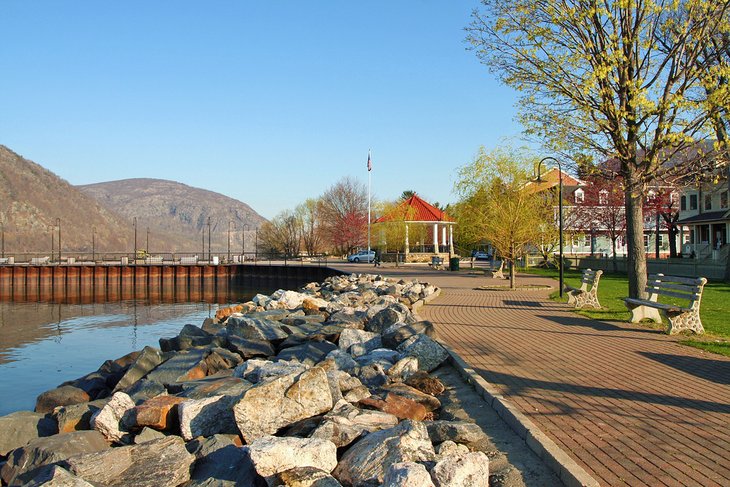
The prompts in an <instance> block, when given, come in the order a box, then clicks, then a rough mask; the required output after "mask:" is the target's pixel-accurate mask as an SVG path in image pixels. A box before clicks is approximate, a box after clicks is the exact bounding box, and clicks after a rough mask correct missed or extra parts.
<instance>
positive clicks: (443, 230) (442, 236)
mask: <svg viewBox="0 0 730 487" xmlns="http://www.w3.org/2000/svg"><path fill="white" fill-rule="evenodd" d="M441 245H442V246H443V247H446V246H447V245H448V244H447V243H446V225H444V226H443V227H441ZM439 250H441V248H440V247H439Z"/></svg>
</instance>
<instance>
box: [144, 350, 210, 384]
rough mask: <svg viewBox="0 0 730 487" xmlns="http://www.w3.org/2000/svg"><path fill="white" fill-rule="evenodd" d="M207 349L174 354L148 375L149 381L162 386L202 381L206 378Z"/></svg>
mask: <svg viewBox="0 0 730 487" xmlns="http://www.w3.org/2000/svg"><path fill="white" fill-rule="evenodd" d="M207 353H208V351H207V350H205V349H191V350H185V351H183V352H178V353H176V354H174V355H173V356H172V357H171V358H170V359H168V360H167V361H165V362H163V363H162V364H160V365H159V366H158V367H156V368H155V369H154V370H153V371H152V372H150V373H149V374H147V377H146V378H147V380H151V381H153V382H159V383H160V384H174V383H175V382H179V381H186V380H193V379H200V378H202V377H205V376H206V373H207V366H206V365H205V357H206V355H207Z"/></svg>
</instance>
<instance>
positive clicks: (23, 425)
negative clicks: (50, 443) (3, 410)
mask: <svg viewBox="0 0 730 487" xmlns="http://www.w3.org/2000/svg"><path fill="white" fill-rule="evenodd" d="M57 432H58V426H57V424H56V422H55V421H54V420H53V419H51V418H48V417H47V416H46V415H45V414H41V413H32V412H30V411H18V412H15V413H11V414H8V415H7V416H2V417H0V456H2V457H4V456H6V455H7V454H8V453H9V452H10V451H11V450H15V449H16V448H19V447H21V446H25V445H27V444H28V443H30V442H31V441H32V440H34V439H36V438H40V437H43V436H51V435H55V434H56V433H57Z"/></svg>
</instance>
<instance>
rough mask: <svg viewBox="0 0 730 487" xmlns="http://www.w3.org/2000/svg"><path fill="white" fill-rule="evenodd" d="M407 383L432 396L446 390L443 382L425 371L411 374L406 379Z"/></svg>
mask: <svg viewBox="0 0 730 487" xmlns="http://www.w3.org/2000/svg"><path fill="white" fill-rule="evenodd" d="M406 384H407V385H409V386H411V387H413V388H414V389H418V390H419V391H421V392H424V393H426V394H431V395H432V396H438V395H439V394H441V393H443V392H444V384H443V382H441V381H440V380H438V379H437V378H436V377H431V376H430V375H428V373H426V372H423V371H419V372H416V373H415V374H413V375H412V376H410V377H409V378H408V379H407V380H406Z"/></svg>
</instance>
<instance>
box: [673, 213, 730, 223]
mask: <svg viewBox="0 0 730 487" xmlns="http://www.w3.org/2000/svg"><path fill="white" fill-rule="evenodd" d="M724 220H730V211H728V210H720V211H708V212H707V213H700V214H699V215H693V216H689V217H687V218H682V219H681V220H678V221H677V224H678V225H682V224H685V223H711V222H719V221H724Z"/></svg>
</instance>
